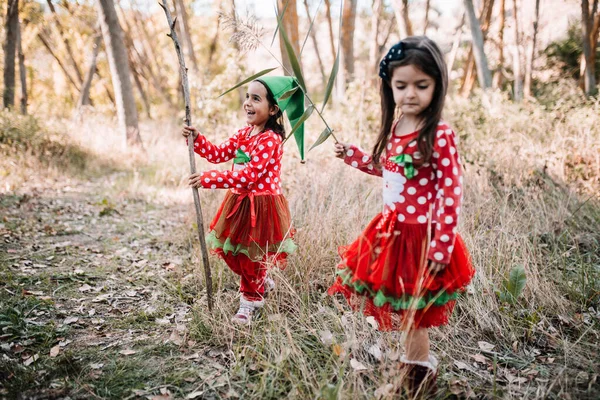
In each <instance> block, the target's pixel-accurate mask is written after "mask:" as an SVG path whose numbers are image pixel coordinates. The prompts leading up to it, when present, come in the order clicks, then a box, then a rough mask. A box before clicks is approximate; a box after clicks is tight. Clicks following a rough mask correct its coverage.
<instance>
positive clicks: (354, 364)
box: [350, 358, 367, 371]
mask: <svg viewBox="0 0 600 400" xmlns="http://www.w3.org/2000/svg"><path fill="white" fill-rule="evenodd" d="M350 366H351V367H352V369H353V370H355V371H364V370H366V369H367V367H365V366H364V364H363V363H361V362H360V361H358V360H356V359H354V358H353V359H351V360H350Z"/></svg>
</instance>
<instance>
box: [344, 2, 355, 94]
mask: <svg viewBox="0 0 600 400" xmlns="http://www.w3.org/2000/svg"><path fill="white" fill-rule="evenodd" d="M357 3H358V2H357V0H345V1H344V10H343V13H342V20H343V21H344V23H343V24H342V40H341V46H342V60H343V66H344V74H343V77H344V79H342V80H341V82H342V84H343V85H344V86H345V85H346V84H347V83H349V82H352V80H353V79H354V30H355V23H356V7H357Z"/></svg>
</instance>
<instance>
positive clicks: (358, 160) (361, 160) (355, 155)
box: [344, 145, 382, 176]
mask: <svg viewBox="0 0 600 400" xmlns="http://www.w3.org/2000/svg"><path fill="white" fill-rule="evenodd" d="M344 162H345V163H346V164H348V165H350V166H351V167H354V168H357V169H358V170H359V171H362V172H365V173H367V174H369V175H376V176H382V172H381V167H378V166H376V165H375V163H373V159H372V157H371V156H370V155H368V154H366V153H365V152H364V151H363V150H362V149H360V148H359V147H357V146H354V145H351V146H350V148H349V149H348V151H346V156H345V157H344Z"/></svg>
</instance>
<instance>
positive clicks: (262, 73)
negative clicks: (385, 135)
mask: <svg viewBox="0 0 600 400" xmlns="http://www.w3.org/2000/svg"><path fill="white" fill-rule="evenodd" d="M276 69H277V68H268V69H263V70H262V71H260V72H259V73H257V74H254V75H252V76H251V77H250V78H247V79H244V80H243V81H241V82H240V83H238V84H237V85H235V86H234V87H232V88H230V89H229V90H227V91H226V92H223V93H221V94H220V95H219V97H223V96H225V95H226V94H227V93H229V92H231V91H232V90H235V89H237V88H239V87H240V86H243V85H245V84H246V83H248V82H252V81H253V80H255V79H256V78H260V77H261V76H263V75H265V74H268V73H269V72H271V71H273V70H276Z"/></svg>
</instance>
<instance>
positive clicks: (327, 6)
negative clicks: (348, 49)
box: [325, 0, 336, 62]
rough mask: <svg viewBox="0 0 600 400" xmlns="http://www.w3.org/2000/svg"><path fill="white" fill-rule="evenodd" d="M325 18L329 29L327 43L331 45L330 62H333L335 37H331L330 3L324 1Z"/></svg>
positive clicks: (326, 0) (327, 0)
mask: <svg viewBox="0 0 600 400" xmlns="http://www.w3.org/2000/svg"><path fill="white" fill-rule="evenodd" d="M325 17H326V18H327V27H328V28H329V42H330V45H331V60H332V62H333V60H335V54H336V52H335V37H334V36H333V22H332V21H331V1H330V0H325Z"/></svg>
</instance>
